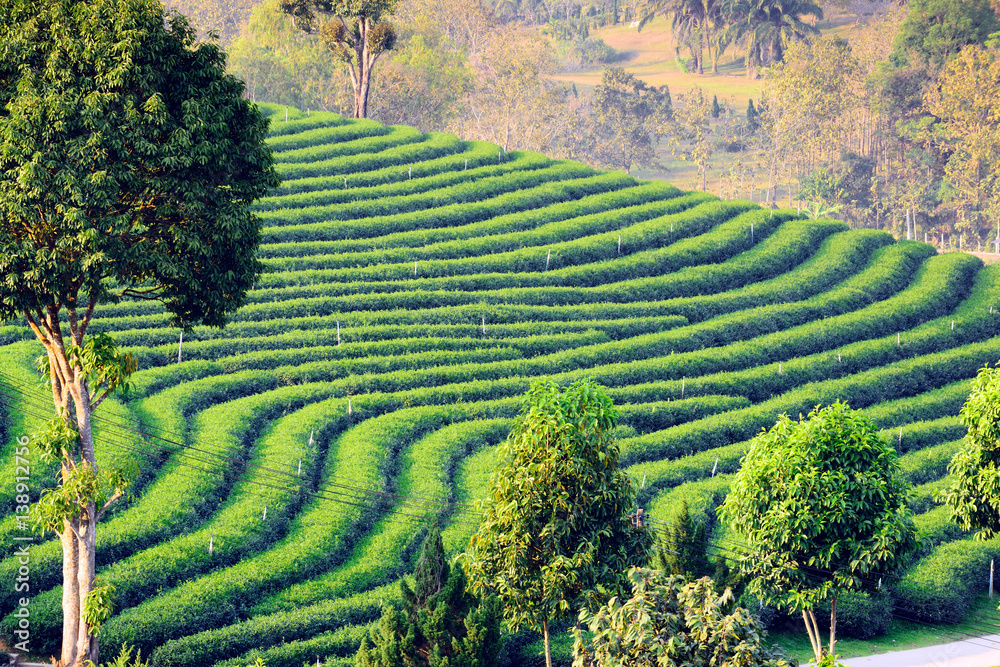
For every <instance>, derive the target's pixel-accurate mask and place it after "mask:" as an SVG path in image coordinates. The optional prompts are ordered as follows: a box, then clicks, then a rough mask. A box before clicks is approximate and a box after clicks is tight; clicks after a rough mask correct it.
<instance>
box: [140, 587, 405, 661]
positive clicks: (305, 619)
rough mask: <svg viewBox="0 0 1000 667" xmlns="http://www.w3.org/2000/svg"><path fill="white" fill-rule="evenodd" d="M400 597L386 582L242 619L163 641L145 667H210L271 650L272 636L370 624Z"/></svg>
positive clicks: (288, 638) (287, 637) (305, 635)
mask: <svg viewBox="0 0 1000 667" xmlns="http://www.w3.org/2000/svg"><path fill="white" fill-rule="evenodd" d="M400 599H401V598H400V592H399V586H398V585H397V584H395V583H392V584H387V585H385V586H380V587H378V588H374V589H372V590H369V591H366V592H364V593H358V594H356V595H352V596H350V597H347V598H340V599H336V600H327V601H324V602H319V603H317V604H315V605H311V606H309V607H302V608H299V609H294V610H291V611H286V612H281V613H277V614H272V615H269V616H262V617H259V618H253V619H248V620H245V621H241V622H239V623H234V624H233V625H229V626H226V627H224V628H218V629H216V630H206V631H205V632H201V633H198V634H195V635H188V636H187V637H183V638H181V639H174V640H171V641H168V642H167V643H165V644H164V645H163V646H161V647H159V648H158V649H156V650H155V651H154V652H153V654H152V655H151V656H150V664H151V665H152V666H153V667H202V666H203V665H211V664H213V663H216V662H219V661H222V660H226V659H228V658H236V657H239V656H240V655H242V654H244V653H246V652H248V651H251V650H253V649H264V650H266V649H268V648H271V647H273V646H274V644H275V638H279V637H280V638H281V641H282V643H288V642H293V641H298V640H303V639H309V638H311V637H313V636H315V635H319V634H321V633H324V632H332V631H335V630H340V629H341V628H342V627H343V626H351V625H360V624H365V623H370V622H372V621H376V620H378V618H379V617H380V615H381V608H382V606H383V605H387V604H395V603H397V602H398V601H399V600H400ZM296 667H299V666H298V665H296Z"/></svg>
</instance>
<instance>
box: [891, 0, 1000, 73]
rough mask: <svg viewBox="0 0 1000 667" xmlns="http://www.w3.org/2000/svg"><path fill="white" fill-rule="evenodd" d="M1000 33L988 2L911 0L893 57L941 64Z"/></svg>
mask: <svg viewBox="0 0 1000 667" xmlns="http://www.w3.org/2000/svg"><path fill="white" fill-rule="evenodd" d="M998 30H1000V21H998V19H997V16H996V14H995V13H994V12H993V8H992V7H991V6H990V2H989V0H963V2H951V1H950V0H911V2H910V3H909V4H908V5H907V15H906V20H905V21H903V25H902V26H900V30H899V34H898V35H897V36H896V39H895V41H894V42H893V45H892V58H893V59H894V60H895V61H896V62H900V63H902V62H906V61H907V60H908V59H909V58H910V57H911V56H915V57H916V59H917V62H919V63H921V64H932V65H938V66H940V65H943V64H944V63H945V62H946V61H948V60H949V59H950V58H952V57H954V56H955V55H957V54H958V52H959V51H961V50H962V47H964V46H966V45H968V44H982V43H984V42H985V41H986V39H987V37H989V36H990V35H991V34H992V33H994V32H997V31H998Z"/></svg>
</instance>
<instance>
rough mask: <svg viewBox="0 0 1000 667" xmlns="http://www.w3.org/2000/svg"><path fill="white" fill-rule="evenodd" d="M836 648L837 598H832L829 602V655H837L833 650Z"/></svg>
mask: <svg viewBox="0 0 1000 667" xmlns="http://www.w3.org/2000/svg"><path fill="white" fill-rule="evenodd" d="M836 646H837V596H836V595H834V596H833V600H831V601H830V655H837V654H836V653H834V649H835V648H836Z"/></svg>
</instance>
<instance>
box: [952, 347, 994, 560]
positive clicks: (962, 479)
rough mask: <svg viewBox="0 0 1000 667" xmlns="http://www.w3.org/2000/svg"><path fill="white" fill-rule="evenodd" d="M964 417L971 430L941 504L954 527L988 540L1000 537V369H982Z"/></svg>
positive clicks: (967, 403)
mask: <svg viewBox="0 0 1000 667" xmlns="http://www.w3.org/2000/svg"><path fill="white" fill-rule="evenodd" d="M961 416H962V422H963V423H964V424H965V425H966V426H967V427H968V429H969V430H968V432H967V433H966V435H965V443H964V445H963V446H962V449H961V450H960V451H959V452H958V453H957V454H955V457H954V458H953V459H952V460H951V465H949V466H948V470H949V472H950V473H951V474H952V477H953V480H954V481H953V482H952V484H951V486H950V487H949V488H948V489H947V490H945V491H944V492H943V493H942V494H941V500H943V501H944V502H945V503H946V504H947V505H949V506H950V507H951V511H952V518H953V520H954V521H955V523H957V524H958V525H959V526H961V527H962V528H964V529H965V530H974V531H976V538H977V539H980V540H988V539H990V538H993V537H996V536H997V535H998V534H1000V367H994V368H990V367H989V366H984V367H983V368H982V369H980V371H979V375H978V376H977V377H976V380H975V382H974V383H973V385H972V392H971V393H970V394H969V398H968V400H967V401H966V402H965V405H963V406H962V411H961Z"/></svg>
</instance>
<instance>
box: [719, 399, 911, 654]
mask: <svg viewBox="0 0 1000 667" xmlns="http://www.w3.org/2000/svg"><path fill="white" fill-rule="evenodd" d="M908 493H909V484H908V483H907V482H906V481H905V480H904V479H903V477H902V475H901V472H900V468H899V460H898V458H897V456H896V451H895V450H894V449H893V448H892V446H891V445H889V443H887V442H886V441H885V440H884V439H883V438H882V437H881V436H880V435H879V432H878V429H877V428H876V427H875V424H873V423H872V421H871V420H870V419H868V418H867V417H865V416H864V415H862V414H860V413H858V412H855V411H853V410H851V409H850V408H849V407H848V406H847V405H846V404H844V403H840V402H837V403H834V404H833V405H831V406H829V407H827V408H823V409H820V408H818V407H817V408H816V409H814V410H813V411H812V412H810V413H809V416H808V418H807V419H802V420H800V421H792V420H791V419H789V418H788V417H785V416H782V417H781V418H779V420H778V423H777V424H775V425H774V426H773V427H772V428H771V429H770V430H769V431H767V432H765V433H762V434H761V435H759V436H758V437H757V438H755V439H754V440H753V442H752V443H751V445H750V448H749V450H748V451H747V454H746V456H745V457H744V458H743V462H742V468H741V469H740V471H739V472H738V473H737V474H736V477H735V478H734V480H733V484H732V486H731V487H730V493H729V496H728V497H727V498H726V501H725V503H723V505H722V506H721V507H720V508H719V513H720V515H721V517H722V518H723V519H724V520H725V521H726V522H727V523H728V524H729V525H730V526H731V527H732V528H734V529H735V530H736V531H738V532H739V533H740V534H741V535H742V536H743V537H744V538H745V539H746V543H747V548H746V551H745V552H744V554H743V555H742V556H741V557H740V560H739V567H740V569H741V570H742V571H743V572H744V574H746V575H748V577H749V578H750V581H749V583H748V589H749V591H750V592H751V593H753V594H754V595H755V596H757V597H758V598H759V599H761V600H763V601H765V602H767V603H769V604H774V605H777V606H779V607H781V608H784V609H788V610H790V611H793V612H801V613H802V618H803V620H804V621H805V625H806V630H807V632H808V634H809V640H810V642H811V644H812V647H813V652H814V653H815V655H816V660H817V662H819V661H820V660H822V659H823V646H822V641H821V639H820V636H819V626H818V625H817V623H816V617H815V614H814V613H813V607H814V606H815V605H816V603H818V602H819V601H820V600H824V599H830V600H831V603H830V606H831V613H830V645H829V655H835V647H836V628H837V596H838V594H839V593H840V592H841V591H845V590H858V589H862V588H864V587H865V586H866V585H869V584H870V582H871V580H872V579H873V578H874V579H878V578H879V577H880V576H881V575H882V574H884V573H890V572H892V571H894V570H896V569H898V568H901V567H903V566H904V565H905V564H906V562H907V558H908V556H909V554H910V552H911V551H912V550H913V549H914V548H915V547H916V545H917V542H916V528H915V527H914V524H913V518H912V514H911V512H910V510H909V509H908V507H907V495H908Z"/></svg>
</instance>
